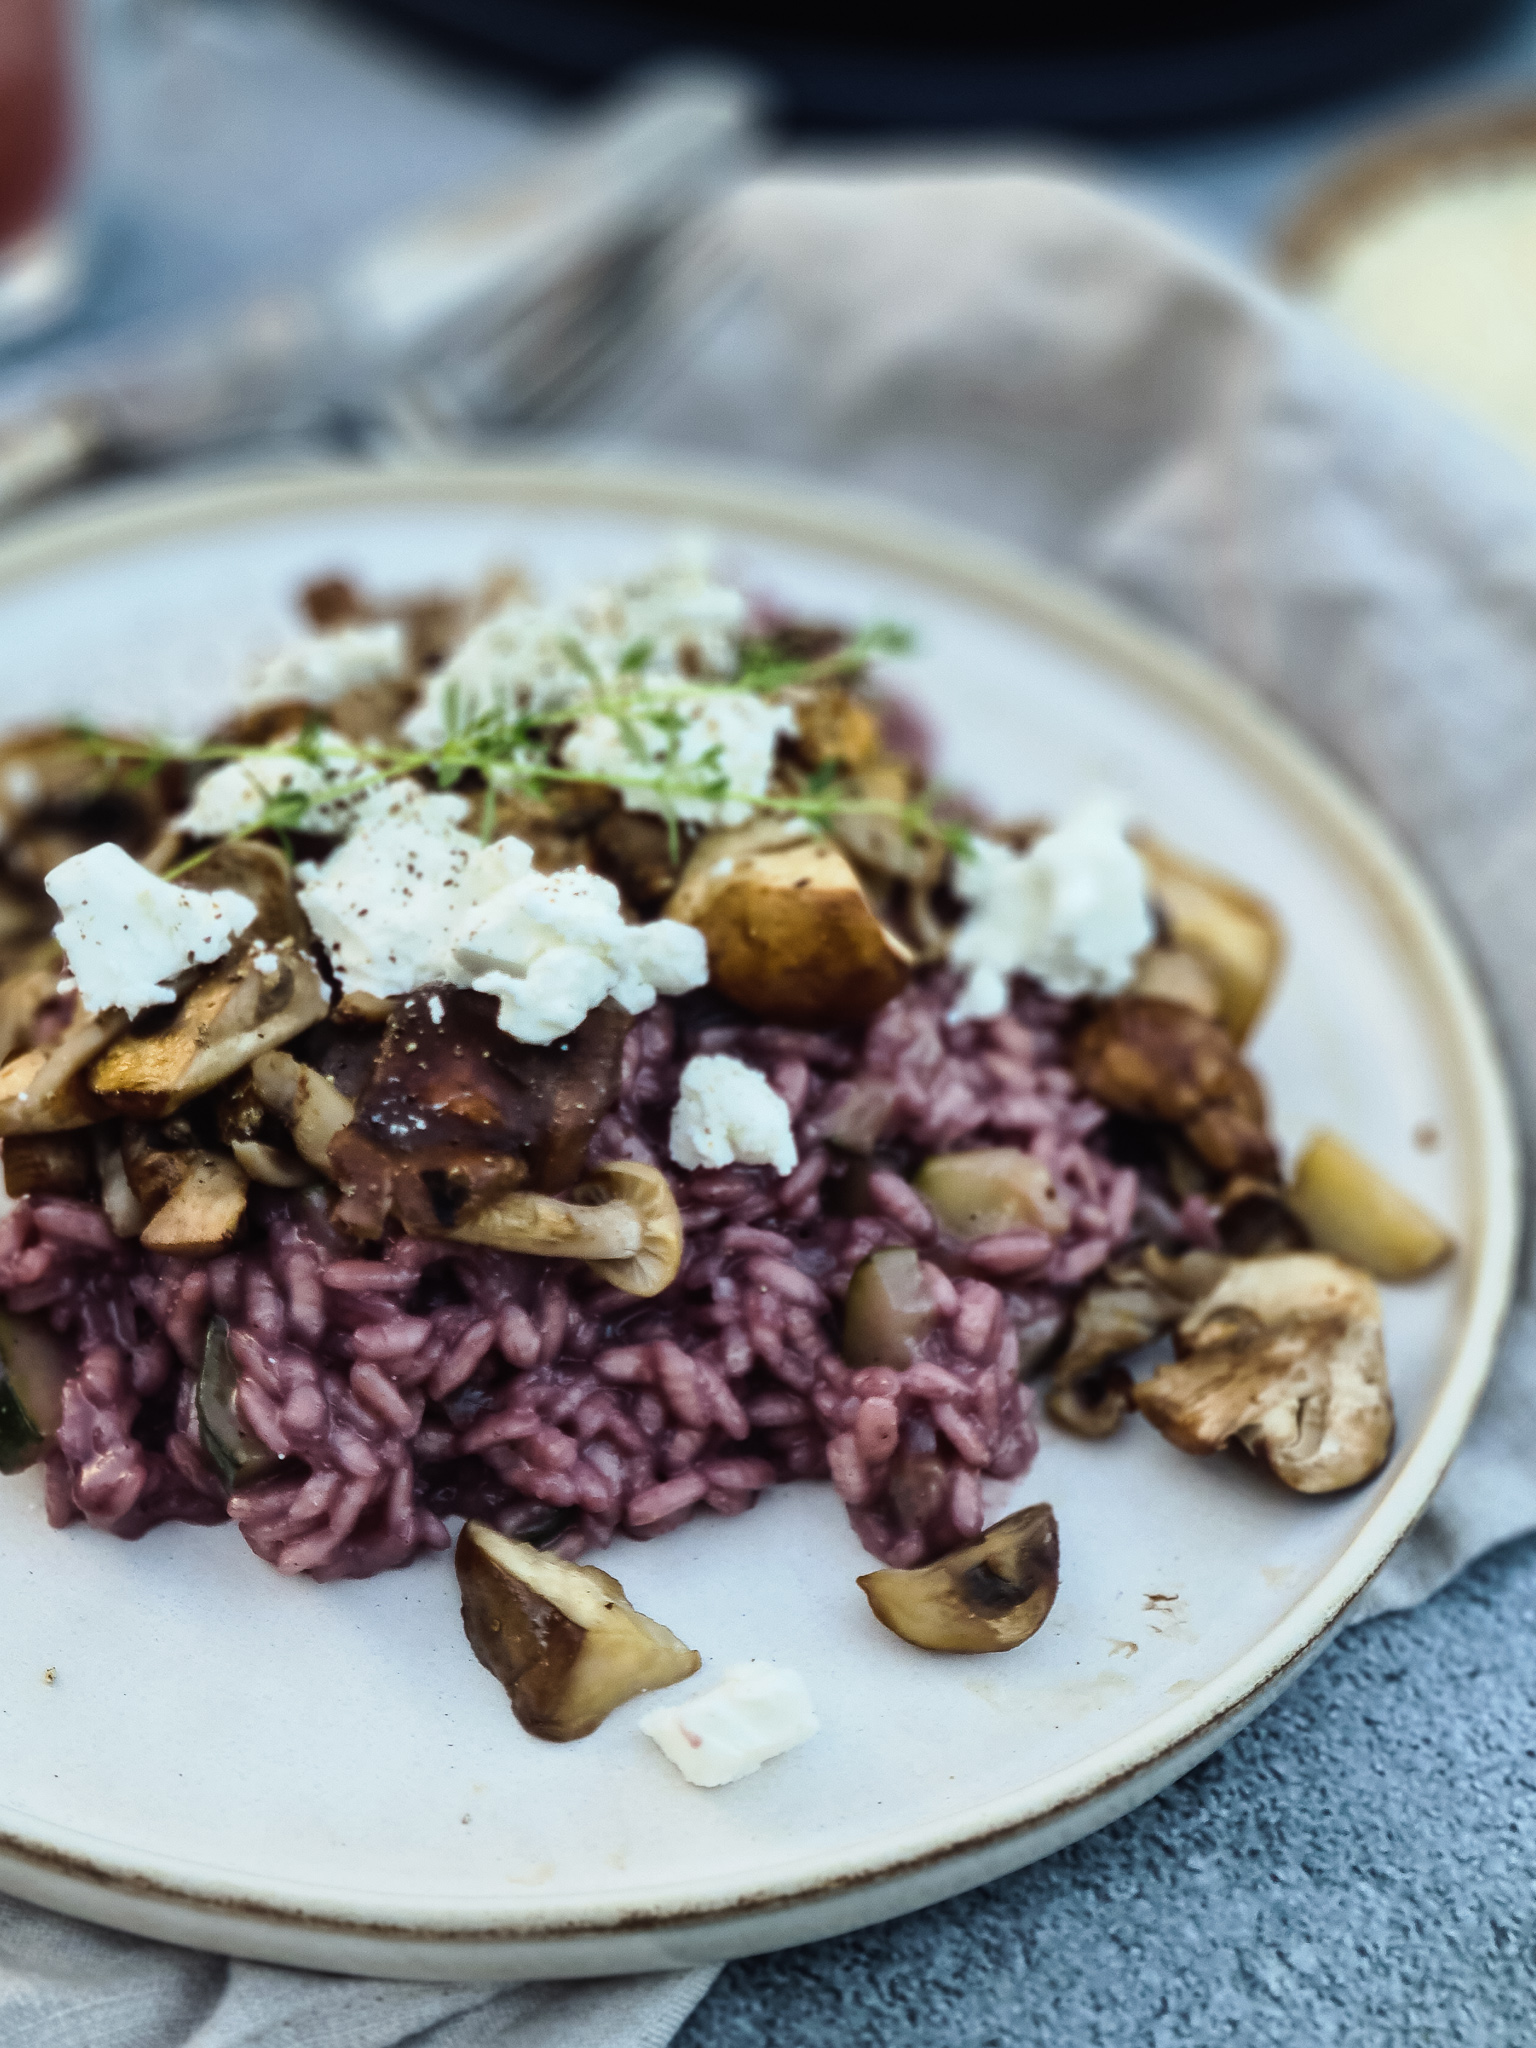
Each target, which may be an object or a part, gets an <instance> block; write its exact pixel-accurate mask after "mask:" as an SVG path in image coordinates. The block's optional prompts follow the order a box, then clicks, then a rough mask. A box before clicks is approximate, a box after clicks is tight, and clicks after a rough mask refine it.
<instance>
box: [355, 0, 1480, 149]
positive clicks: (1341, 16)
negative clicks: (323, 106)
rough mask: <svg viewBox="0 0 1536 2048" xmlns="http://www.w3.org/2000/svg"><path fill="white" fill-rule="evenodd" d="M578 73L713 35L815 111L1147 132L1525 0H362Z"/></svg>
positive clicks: (574, 85) (851, 118) (1388, 52)
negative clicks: (1059, 1)
mask: <svg viewBox="0 0 1536 2048" xmlns="http://www.w3.org/2000/svg"><path fill="white" fill-rule="evenodd" d="M356 4H357V5H358V6H359V7H360V8H362V9H363V10H364V11H368V12H372V13H374V14H376V15H380V16H386V17H389V18H392V19H393V20H395V21H396V22H398V23H402V24H405V25H407V26H409V27H411V28H413V29H415V30H417V31H418V32H420V33H421V34H423V35H425V36H429V37H434V38H436V39H438V40H439V41H441V42H442V43H444V44H446V45H449V46H451V47H454V48H456V49H457V50H458V51H459V52H460V53H461V54H464V55H466V56H475V57H479V58H482V59H489V60H491V61H492V62H496V63H501V64H505V65H507V66H509V67H512V68H514V69H516V70H518V71H520V72H521V73H522V74H523V75H525V76H528V77H533V78H537V79H538V80H539V81H540V82H542V83H544V84H546V85H549V86H553V87H555V88H557V89H560V90H565V91H570V90H573V89H581V88H585V87H590V86H592V85H596V84H600V83H602V82H604V81H606V80H607V79H610V78H611V77H613V76H614V75H616V74H617V73H619V72H621V71H623V70H626V69H628V68H629V67H630V66H631V65H633V64H636V63H639V62H644V61H646V60H647V59H650V58H654V57H656V56H657V55H659V54H663V53H672V52H676V51H679V50H690V51H692V50H698V49H700V48H703V49H708V50H711V51H715V52H719V53H721V54H723V55H728V56H733V57H737V58H743V59H745V60H747V61H748V62H750V63H753V64H756V65H759V66H761V67H762V68H763V69H764V70H765V71H766V72H767V73H768V74H769V75H770V76H771V77H772V79H773V80H774V82H775V84H776V86H777V88H778V91H779V95H780V106H781V112H782V115H783V118H784V119H785V120H786V122H788V123H789V124H790V125H793V126H795V127H799V128H810V129H827V128H833V129H865V130H868V129H881V128H893V127H908V126H916V127H923V128H930V129H931V128H936V127H943V128H954V127H961V128H976V127H988V126H995V125H1016V124H1019V123H1027V124H1029V125H1030V126H1035V127H1046V128H1052V129H1056V130H1059V131H1066V132H1071V133H1077V134H1088V135H1122V136H1129V135H1147V134H1156V133H1158V132H1164V131H1167V130H1169V129H1176V128H1183V127H1189V126H1192V125H1204V124H1213V123H1233V122H1237V121H1241V120H1244V119H1251V118H1253V117H1254V116H1258V115H1273V114H1276V113H1279V112H1283V111H1285V110H1287V109H1289V108H1293V107H1297V106H1301V105H1304V104H1306V103H1307V102H1309V101H1315V100H1318V99H1322V98H1328V97H1334V96H1337V95H1340V94H1344V93H1349V92H1352V91H1357V90H1359V89H1360V88H1361V87H1362V86H1367V85H1374V84H1379V83H1381V82H1383V81H1385V80H1387V79H1390V78H1396V77H1402V76H1404V75H1407V74H1409V73H1411V72H1413V71H1415V70H1419V69H1422V68H1423V67H1424V66H1426V65H1431V64H1434V63H1435V62H1437V61H1439V60H1442V59H1443V58H1445V57H1446V56H1448V55H1451V54H1453V53H1455V52H1456V51H1458V50H1460V49H1463V48H1465V47H1466V46H1467V45H1468V44H1469V43H1473V42H1475V41H1476V40H1477V39H1478V38H1479V37H1481V36H1484V35H1486V34H1487V33H1488V31H1489V30H1490V29H1491V28H1493V27H1495V26H1496V25H1497V24H1498V23H1499V22H1500V21H1502V20H1505V19H1507V18H1508V17H1509V16H1510V15H1512V14H1513V13H1514V12H1515V11H1516V0H1246V4H1240V5H1236V6H1234V5H1232V4H1230V0H1143V4H1137V0H1075V4H1072V5H1068V6H1050V5H1033V6H1031V5H1023V6H1017V7H1012V8H1002V7H999V6H998V5H996V4H995V0H980V4H976V0H951V4H948V5H945V6H942V7H924V8H900V7H894V8H893V7H890V6H878V5H867V4H859V0H732V4H728V5H712V4H710V0H638V4H628V0H356Z"/></svg>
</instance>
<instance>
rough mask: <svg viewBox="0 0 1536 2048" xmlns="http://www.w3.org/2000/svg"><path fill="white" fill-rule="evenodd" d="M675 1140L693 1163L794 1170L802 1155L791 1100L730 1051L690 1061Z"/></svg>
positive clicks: (684, 1160)
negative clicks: (791, 1113) (790, 1111)
mask: <svg viewBox="0 0 1536 2048" xmlns="http://www.w3.org/2000/svg"><path fill="white" fill-rule="evenodd" d="M670 1143H671V1148H672V1157H673V1158H674V1159H675V1160H676V1161H677V1163H678V1165H679V1166H683V1167H687V1168H689V1169H692V1168H693V1167H696V1166H731V1165H735V1164H737V1163H739V1164H741V1165H743V1166H775V1167H777V1168H778V1170H779V1172H780V1173H791V1172H793V1170H794V1168H795V1166H796V1165H797V1163H798V1161H799V1158H800V1154H799V1152H798V1150H797V1149H796V1146H795V1137H794V1132H793V1131H792V1130H791V1128H790V1122H789V1104H788V1103H787V1102H786V1101H785V1100H784V1098H783V1096H782V1095H779V1094H776V1093H775V1092H774V1090H773V1089H772V1088H771V1087H770V1086H769V1085H768V1082H767V1081H766V1080H765V1078H764V1077H763V1076H762V1075H761V1074H760V1073H758V1071H757V1069H756V1068H755V1067H749V1066H747V1065H745V1064H744V1063H743V1062H742V1061H741V1060H737V1059H732V1058H731V1056H730V1054H729V1053H699V1054H698V1055H696V1057H695V1058H693V1059H691V1060H690V1061H689V1062H688V1064H687V1066H686V1067H684V1069H683V1076H682V1083H681V1087H680V1090H679V1093H678V1098H677V1107H676V1109H674V1110H673V1112H672V1132H671V1140H670Z"/></svg>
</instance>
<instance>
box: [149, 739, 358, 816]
mask: <svg viewBox="0 0 1536 2048" xmlns="http://www.w3.org/2000/svg"><path fill="white" fill-rule="evenodd" d="M318 748H319V752H320V754H321V756H322V759H321V760H320V761H318V762H315V761H301V760H299V759H298V758H297V757H296V756H295V755H292V754H248V755H246V756H245V757H244V758H243V759H241V760H238V761H227V762H226V763H225V764H224V766H223V767H222V768H215V769H214V770H213V772H212V774H211V775H205V776H204V777H203V779H202V781H201V782H200V783H199V784H198V785H197V788H196V790H195V791H194V792H193V796H192V801H191V803H190V804H189V805H188V807H187V809H186V810H184V811H183V812H182V814H181V816H180V817H179V818H178V819H177V820H176V821H175V822H176V824H177V825H178V827H179V828H180V829H181V830H182V831H183V832H187V833H190V835H191V836H192V837H193V838H194V839H227V838H228V837H229V836H230V835H231V834H232V833H236V832H249V831H251V830H253V829H254V828H255V827H256V826H257V825H259V824H260V823H261V820H262V817H263V815H264V814H265V812H266V808H267V806H268V804H269V803H271V801H272V799H273V798H274V797H277V796H282V795H284V794H287V793H292V794H295V795H298V796H302V797H306V798H308V799H309V806H310V807H309V809H308V810H307V811H306V813H305V817H304V829H305V831H306V832H345V830H346V829H347V826H348V824H349V822H350V821H351V819H352V816H353V813H354V812H355V810H356V808H357V803H358V799H357V798H356V797H345V796H344V797H338V798H335V799H333V800H331V801H326V792H327V791H328V790H335V789H339V788H341V787H343V786H344V785H345V784H347V783H349V782H356V781H358V780H359V779H361V778H362V777H363V776H365V775H366V774H367V772H368V763H367V762H366V761H365V759H364V758H363V756H362V755H361V754H359V753H358V751H357V749H356V748H355V747H349V746H348V745H347V743H346V741H345V740H343V739H338V738H337V736H336V735H335V734H334V733H322V734H321V735H320V736H319V741H318Z"/></svg>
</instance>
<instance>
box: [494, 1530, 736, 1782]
mask: <svg viewBox="0 0 1536 2048" xmlns="http://www.w3.org/2000/svg"><path fill="white" fill-rule="evenodd" d="M453 1561H454V1569H455V1570H456V1572H457V1574H458V1580H459V1593H460V1596H461V1598H462V1601H463V1616H464V1633H465V1635H466V1636H468V1638H469V1646H470V1648H471V1649H472V1650H473V1651H474V1653H475V1655H476V1656H477V1657H478V1658H479V1660H480V1662H481V1663H482V1664H483V1665H484V1666H485V1668H486V1670H487V1671H489V1672H490V1673H491V1675H492V1676H493V1677H494V1678H496V1679H497V1680H498V1681H499V1682H500V1683H501V1684H502V1685H503V1686H504V1687H505V1688H506V1693H507V1698H508V1699H509V1700H510V1701H511V1702H512V1711H513V1713H514V1714H516V1716H517V1718H518V1720H519V1721H520V1722H521V1723H522V1725H523V1726H524V1728H526V1729H527V1731H528V1733H529V1734H530V1735H537V1736H539V1737H540V1738H541V1740H543V1741H545V1742H575V1741H578V1740H579V1739H580V1738H581V1737H582V1736H583V1735H590V1734H591V1733H592V1731H593V1729H594V1728H597V1727H599V1726H600V1725H601V1723H602V1722H603V1721H605V1720H606V1719H607V1717H608V1716H609V1715H610V1714H611V1713H612V1712H613V1710H614V1708H615V1707H617V1706H622V1705H623V1703H624V1701H625V1700H632V1699H634V1698H635V1697H636V1696H637V1694H639V1693H643V1692H655V1691H656V1690H657V1689H658V1688H659V1687H662V1686H668V1685H676V1684H677V1683H678V1681H679V1680H680V1679H684V1678H691V1677H692V1676H693V1674H694V1672H695V1671H697V1670H698V1668H699V1663H700V1658H699V1655H698V1652H697V1651H696V1650H690V1649H689V1648H688V1646H687V1645H686V1644H685V1643H682V1642H679V1641H678V1639H677V1637H676V1636H675V1635H673V1633H672V1631H671V1630H670V1629H669V1628H664V1627H663V1626H662V1624H661V1623H660V1622H659V1621H652V1619H651V1617H650V1616H649V1615H648V1614H641V1613H640V1612H639V1610H638V1609H637V1608H634V1607H631V1605H630V1604H629V1602H628V1600H626V1599H625V1597H624V1588H623V1587H622V1586H621V1585H620V1584H619V1582H618V1580H617V1579H614V1578H610V1577H609V1576H608V1574H607V1572H603V1571H599V1570H598V1569H597V1567H596V1565H581V1564H571V1563H569V1562H567V1560H566V1559H565V1558H563V1557H556V1556H554V1555H552V1554H551V1553H550V1552H549V1551H544V1550H535V1549H534V1547H533V1545H532V1544H530V1543H519V1542H516V1541H515V1540H514V1539H513V1538H512V1537H510V1536H501V1535H498V1533H497V1532H496V1530H494V1529H492V1528H489V1527H488V1526H487V1525H486V1524H485V1523H484V1522H466V1523H465V1524H464V1528H463V1532H462V1533H461V1535H460V1537H459V1541H458V1546H457V1548H456V1549H455V1551H454V1560H453Z"/></svg>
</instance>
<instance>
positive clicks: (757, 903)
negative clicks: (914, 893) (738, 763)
mask: <svg viewBox="0 0 1536 2048" xmlns="http://www.w3.org/2000/svg"><path fill="white" fill-rule="evenodd" d="M666 915H667V916H668V917H670V918H675V919H676V920H677V921H678V922H679V923H681V924H691V925H694V926H696V927H697V929H698V930H699V931H701V932H702V933H703V934H704V939H705V943H706V944H707V946H708V948H709V978H710V981H711V983H712V985H713V986H714V987H715V988H717V989H718V990H719V991H720V993H721V994H722V995H724V996H728V997H729V998H730V1000H731V1001H732V1002H734V1003H739V1004H740V1005H741V1007H742V1008H743V1009H744V1010H748V1011H750V1012H751V1013H752V1015H753V1016H754V1017H762V1018H765V1019H766V1020H767V1021H769V1022H770V1023H776V1024H804V1025H811V1026H816V1025H832V1024H862V1023H863V1022H864V1021H865V1020H866V1019H867V1018H869V1017H872V1016H873V1015H874V1013H875V1012H876V1010H878V1009H880V1008H881V1007H882V1006H883V1005H884V1004H886V1003H888V1002H889V1001H890V999H891V998H892V996H895V995H899V994H900V993H901V991H902V989H904V988H905V987H906V985H907V981H908V979H909V977H910V975H911V972H912V964H913V956H912V952H911V950H910V948H909V947H908V946H906V945H905V944H904V943H903V941H902V940H900V939H899V938H897V937H896V935H895V933H894V932H891V931H889V930H888V929H887V928H886V927H885V926H884V925H883V924H882V923H881V922H880V919H879V918H878V917H877V916H876V914H875V911H874V909H873V907H872V906H871V904H870V901H869V899H868V897H867V896H866V895H865V893H864V890H863V887H862V885H861V883H860V881H859V878H858V876H857V874H856V873H855V872H854V869H853V866H852V864H851V862H850V861H849V859H848V857H847V855H846V854H844V853H842V852H840V851H839V849H838V848H837V847H836V846H834V845H833V843H832V842H831V840H829V839H824V838H821V837H818V836H817V835H815V834H813V833H810V832H808V831H807V830H806V829H805V827H804V826H803V825H802V824H800V823H799V822H798V821H796V820H791V821H790V822H788V823H786V822H785V821H784V820H783V819H780V818H773V817H769V818H759V819H756V820H754V822H753V823H752V824H750V825H741V826H736V827H733V828H731V829H729V830H726V831H720V832H709V833H706V834H705V836H704V837H703V838H702V839H701V840H700V841H699V843H698V845H697V846H696V847H695V848H694V851H693V854H692V856H691V857H690V859H689V862H688V865H687V867H686V868H685V869H684V870H683V879H682V881H681V882H680V883H679V884H678V887H677V891H676V893H675V894H674V895H673V897H672V898H671V900H670V901H669V903H668V904H667V907H666Z"/></svg>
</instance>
